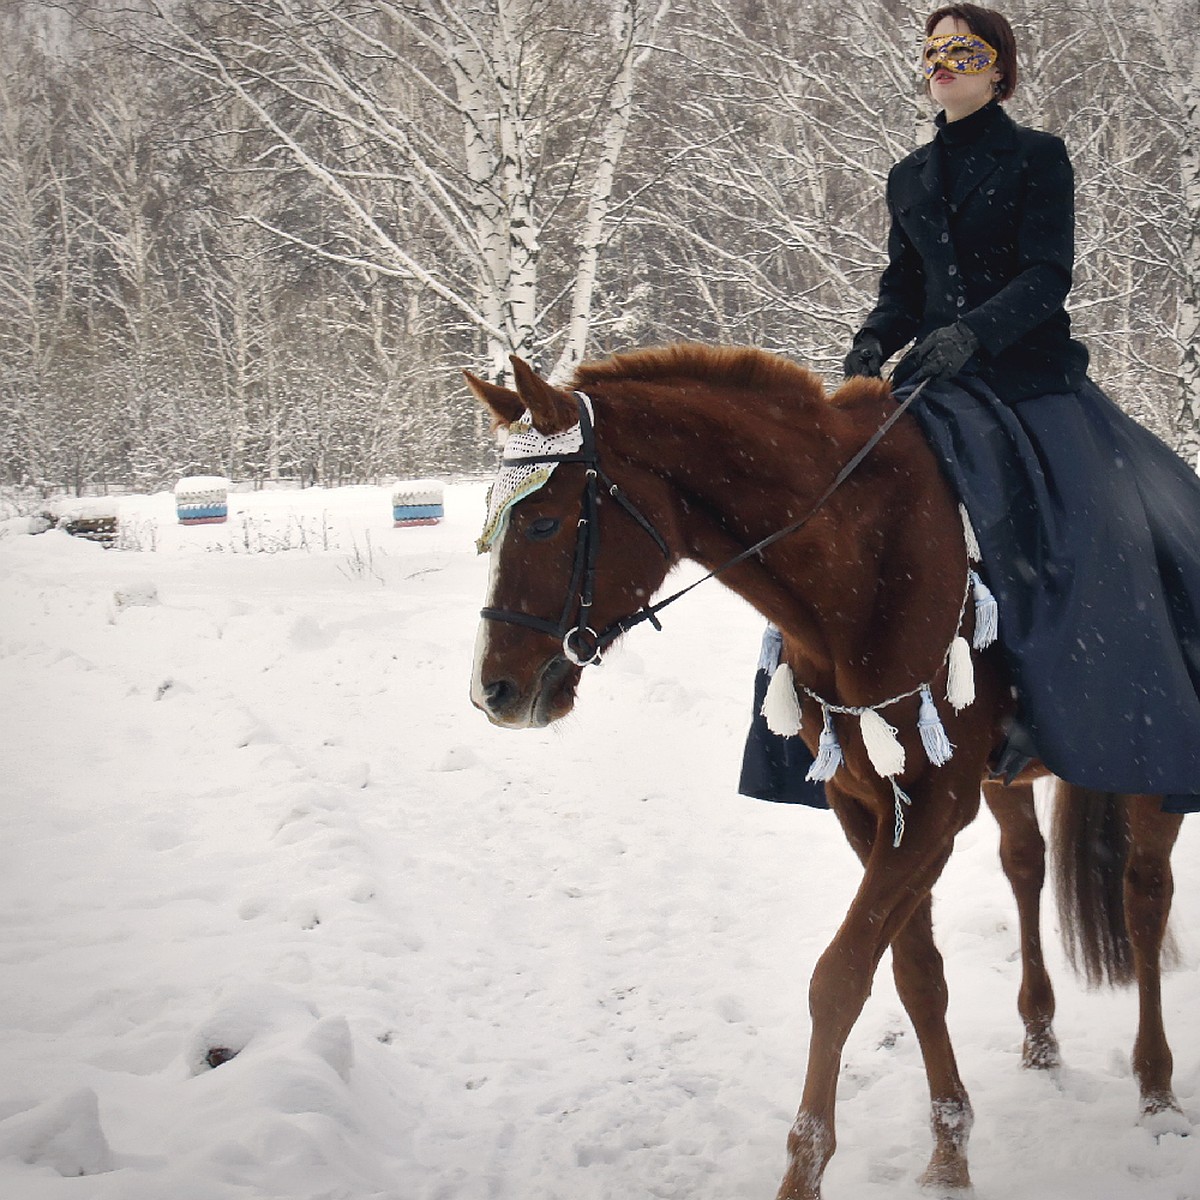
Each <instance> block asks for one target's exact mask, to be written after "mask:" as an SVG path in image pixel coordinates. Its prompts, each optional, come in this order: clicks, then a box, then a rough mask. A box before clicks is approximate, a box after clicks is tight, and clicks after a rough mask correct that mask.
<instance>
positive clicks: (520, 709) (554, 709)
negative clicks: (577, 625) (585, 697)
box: [471, 655, 579, 729]
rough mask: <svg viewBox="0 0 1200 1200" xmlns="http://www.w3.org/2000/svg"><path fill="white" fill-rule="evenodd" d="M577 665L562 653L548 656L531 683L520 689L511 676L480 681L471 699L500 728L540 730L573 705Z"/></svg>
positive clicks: (565, 713)
mask: <svg viewBox="0 0 1200 1200" xmlns="http://www.w3.org/2000/svg"><path fill="white" fill-rule="evenodd" d="M578 677H579V668H578V667H574V666H572V665H571V664H570V663H569V662H568V661H567V660H566V659H565V658H564V657H563V656H562V655H556V656H555V657H554V658H552V659H550V660H549V661H548V662H547V663H546V664H545V666H544V667H543V668H542V670H541V671H540V672H539V674H538V677H537V679H536V680H535V681H534V683H533V686H532V687H530V688H529V689H527V690H523V689H522V688H521V687H520V686H519V685H518V684H517V683H515V682H514V681H513V680H511V679H495V680H491V681H489V682H484V683H482V684H481V685H480V687H479V688H478V690H477V692H475V693H473V694H472V697H471V702H472V703H473V704H474V705H475V707H476V708H478V709H480V711H482V712H483V713H485V714H486V716H487V719H488V720H489V721H491V723H492V724H493V725H499V726H501V727H502V728H504V729H541V728H543V727H545V726H546V725H549V724H551V723H552V722H554V721H557V720H558V719H559V718H560V717H565V716H566V715H567V713H569V712H570V711H571V709H572V708H573V707H574V704H575V680H577V679H578Z"/></svg>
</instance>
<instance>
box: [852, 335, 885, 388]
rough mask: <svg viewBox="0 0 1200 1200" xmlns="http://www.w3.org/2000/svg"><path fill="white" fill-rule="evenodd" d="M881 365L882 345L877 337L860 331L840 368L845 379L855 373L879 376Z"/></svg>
mask: <svg viewBox="0 0 1200 1200" xmlns="http://www.w3.org/2000/svg"><path fill="white" fill-rule="evenodd" d="M882 366H883V347H882V346H880V344H879V341H878V339H876V338H874V337H872V336H871V334H869V333H860V334H859V335H858V337H856V338H855V339H854V346H853V348H852V349H851V351H850V353H849V354H847V355H846V359H845V361H844V362H843V363H842V370H843V371H844V372H845V375H846V378H847V379H852V378H853V377H854V376H855V375H866V376H868V377H869V378H871V379H878V378H879V368H880V367H882Z"/></svg>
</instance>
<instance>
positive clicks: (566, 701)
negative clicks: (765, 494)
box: [466, 358, 671, 729]
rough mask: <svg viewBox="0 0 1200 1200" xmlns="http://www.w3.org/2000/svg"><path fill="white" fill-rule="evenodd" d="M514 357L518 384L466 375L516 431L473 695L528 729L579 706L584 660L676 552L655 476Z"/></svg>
mask: <svg viewBox="0 0 1200 1200" xmlns="http://www.w3.org/2000/svg"><path fill="white" fill-rule="evenodd" d="M512 362H513V369H514V372H515V379H516V385H517V386H516V391H510V390H509V389H507V388H502V387H498V386H496V385H495V384H490V383H487V382H485V381H484V380H482V379H478V378H476V377H475V376H473V375H471V374H469V373H468V374H467V376H466V378H467V382H468V383H469V384H470V387H471V390H472V391H473V392H474V393H475V395H476V396H477V397H478V398H479V399H480V400H481V401H482V402H483V404H484V405H485V406H486V407H487V408H489V409H490V410H491V412H492V415H493V417H494V418H495V421H496V425H497V428H503V429H505V430H506V431H507V436H506V439H505V442H504V453H503V458H502V462H501V467H500V471H499V474H498V475H497V477H496V479H495V481H494V482H493V484H492V488H491V491H490V492H489V494H488V513H487V520H486V524H485V527H484V531H483V535H482V536H481V538H480V540H479V549H480V552H481V553H483V552H487V553H489V554H490V555H491V570H490V582H489V589H488V598H487V603H486V606H485V608H484V609H483V614H482V616H483V619H482V621H481V622H480V626H479V633H478V637H477V639H476V646H475V670H474V677H473V679H472V682H471V700H472V703H474V704H475V706H476V707H477V708H480V709H482V710H483V712H485V713H486V714H487V716H488V719H489V720H490V721H492V723H493V724H496V725H502V726H505V727H506V728H509V729H525V728H529V727H530V726H534V727H540V726H543V725H548V724H550V723H551V722H552V721H557V720H558V719H559V718H560V717H564V716H566V715H567V713H569V712H570V711H571V708H572V706H573V705H574V703H575V689H576V687H577V686H578V683H579V678H580V673H581V671H582V668H583V667H584V666H586V665H588V664H589V663H590V662H593V661H599V656H600V652H601V651H602V650H603V649H604V648H605V647H606V646H607V645H608V644H609V643H610V642H611V641H612V640H613V639H614V638H615V637H616V636H618V635H619V634H620V632H621V626H620V622H621V621H622V620H623V619H625V618H627V617H629V616H631V615H633V614H636V613H637V612H638V610H639V609H641V608H642V606H643V605H644V604H645V603H646V602H647V601H648V600H649V599H650V596H651V595H652V593H653V592H654V590H655V589H657V587H658V586H659V584H660V583H661V582H662V580H663V578H664V577H665V575H666V572H667V569H668V567H669V565H670V560H671V555H670V553H669V551H668V550H667V547H666V544H665V543H664V542H663V540H662V536H661V535H660V534H659V532H658V530H657V528H656V527H655V524H654V517H653V516H650V517H647V516H643V510H644V509H645V506H646V503H647V500H649V502H650V504H651V506H652V509H653V508H654V507H657V506H656V505H655V503H654V500H655V498H654V497H653V496H650V495H649V493H648V491H647V488H648V487H649V490H650V491H652V490H653V485H652V484H648V483H647V480H645V479H641V478H639V479H635V480H633V483H632V486H631V484H630V478H629V477H630V476H631V472H630V469H629V467H628V464H626V463H624V462H623V461H621V460H618V459H617V458H616V457H615V456H611V455H610V456H608V457H607V458H606V456H605V455H604V454H602V452H601V448H602V446H601V444H602V442H603V441H604V440H605V439H603V436H601V439H600V440H599V441H598V439H597V435H596V432H595V429H594V425H593V420H594V416H593V412H592V409H591V404H590V401H589V400H588V399H587V398H586V397H583V396H582V395H581V394H578V393H573V392H566V391H561V390H560V389H558V388H555V387H552V386H551V385H550V384H548V383H546V382H545V381H544V380H542V379H540V378H538V376H537V375H536V374H535V373H534V372H533V371H532V369H531V368H530V367H529V366H527V365H526V364H525V363H524V362H522V361H521V360H520V359H518V358H514V359H513V360H512ZM607 415H608V410H606V411H605V414H604V416H605V417H606V416H607ZM602 419H603V417H602ZM610 459H611V461H610ZM602 460H603V461H602ZM633 474H636V472H634V473H633ZM643 474H645V473H643ZM637 490H640V491H641V492H642V493H643V494H642V495H641V496H640V497H635V496H632V494H631V493H632V492H634V491H637ZM639 525H641V529H639Z"/></svg>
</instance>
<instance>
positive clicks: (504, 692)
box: [483, 679, 518, 713]
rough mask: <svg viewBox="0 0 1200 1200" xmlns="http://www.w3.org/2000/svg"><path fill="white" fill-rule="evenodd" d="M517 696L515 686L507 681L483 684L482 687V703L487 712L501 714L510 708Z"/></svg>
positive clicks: (500, 680)
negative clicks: (485, 706)
mask: <svg viewBox="0 0 1200 1200" xmlns="http://www.w3.org/2000/svg"><path fill="white" fill-rule="evenodd" d="M517 695H518V691H517V685H516V684H515V683H513V682H512V681H511V680H508V679H498V680H496V682H495V683H487V684H484V687H483V702H484V704H486V705H487V707H488V711H489V712H494V713H502V712H503V711H504V710H505V709H506V708H509V707H511V706H512V704H513V702H514V701H515V700H516V698H517Z"/></svg>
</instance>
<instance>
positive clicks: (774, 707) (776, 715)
mask: <svg viewBox="0 0 1200 1200" xmlns="http://www.w3.org/2000/svg"><path fill="white" fill-rule="evenodd" d="M762 714H763V716H764V717H766V718H767V728H768V729H769V730H770V731H771V732H772V733H774V734H777V735H778V736H779V737H785V738H789V737H795V736H796V734H798V733H799V732H800V701H799V700H797V698H796V684H795V681H794V680H793V679H792V668H791V667H789V666H788V665H787V663H780V665H779V666H778V667H777V668H776V669H775V674H774V675H772V676H771V682H770V683H769V684H767V694H766V696H765V697H764V698H763V706H762Z"/></svg>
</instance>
